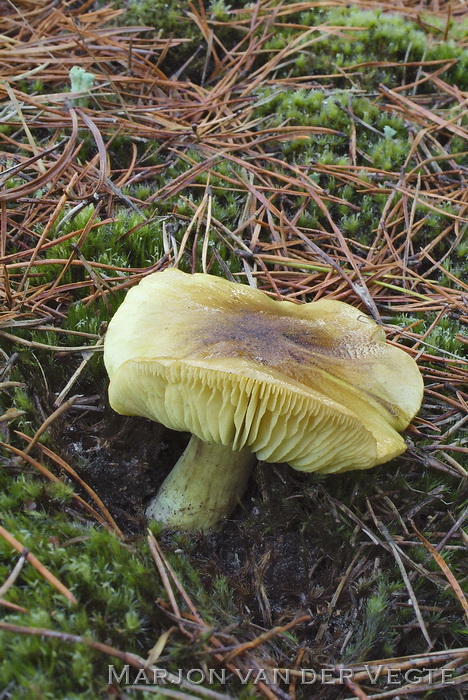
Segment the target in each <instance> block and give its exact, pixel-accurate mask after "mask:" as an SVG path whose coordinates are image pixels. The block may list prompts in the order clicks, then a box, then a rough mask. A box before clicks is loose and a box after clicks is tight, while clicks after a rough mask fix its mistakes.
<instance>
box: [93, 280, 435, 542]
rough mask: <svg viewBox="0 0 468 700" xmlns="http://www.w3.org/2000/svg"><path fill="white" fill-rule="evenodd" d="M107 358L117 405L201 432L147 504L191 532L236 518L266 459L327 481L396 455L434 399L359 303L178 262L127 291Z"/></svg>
mask: <svg viewBox="0 0 468 700" xmlns="http://www.w3.org/2000/svg"><path fill="white" fill-rule="evenodd" d="M104 361H105V365H106V368H107V371H108V373H109V377H110V386H109V400H110V404H111V406H112V408H113V409H115V410H116V411H117V412H118V413H121V414H125V415H136V416H144V417H146V418H149V419H151V420H154V421H158V422H160V423H162V424H163V425H165V426H167V427H168V428H172V429H173V430H180V431H186V432H187V431H188V432H190V433H192V438H191V440H190V442H189V444H188V447H187V449H186V450H185V452H184V453H183V455H182V456H181V458H180V459H179V461H178V462H177V464H176V466H175V467H174V468H173V470H172V472H171V473H170V474H169V476H168V477H167V479H166V480H165V482H164V483H163V485H162V487H161V488H160V490H159V492H158V494H157V495H156V497H155V498H154V500H152V501H151V503H150V504H149V506H148V508H147V515H148V517H149V518H151V519H153V518H154V519H156V520H159V521H162V522H163V523H165V524H166V525H167V526H169V527H174V528H178V529H186V530H196V529H202V530H207V529H209V528H211V527H214V526H216V525H217V524H218V523H219V522H220V520H221V519H222V518H224V517H227V516H229V515H230V513H231V512H232V510H233V508H234V507H235V505H236V503H237V502H238V500H239V499H240V498H241V496H242V494H243V492H244V489H245V487H246V484H247V480H248V477H249V474H250V471H251V469H252V466H253V464H254V463H255V460H256V458H258V459H261V460H264V461H267V462H287V463H288V464H289V465H290V466H291V467H293V468H294V469H297V470H300V471H308V472H309V471H316V472H321V473H323V474H330V473H336V472H345V471H348V470H351V469H369V468H370V467H374V466H376V465H378V464H382V463H384V462H387V461H388V460H390V459H392V458H393V457H396V456H397V455H399V454H401V453H402V452H404V450H405V449H406V446H405V442H404V440H403V438H402V437H401V435H399V432H398V431H401V430H403V429H404V428H406V426H407V425H408V424H409V422H410V421H411V419H412V418H413V417H414V415H415V414H416V413H417V411H418V410H419V407H420V405H421V400H422V392H423V383H422V378H421V375H420V373H419V370H418V368H417V365H416V363H415V362H414V360H413V359H412V358H411V357H410V356H409V355H408V354H407V353H405V352H404V351H403V350H401V349H399V348H397V347H395V346H393V345H389V344H387V343H386V341H385V333H384V331H383V330H382V328H381V327H380V326H379V325H377V324H376V323H375V322H374V321H373V320H371V319H370V318H368V317H367V316H366V315H364V314H363V313H362V312H361V311H359V310H358V309H355V308H354V307H352V306H350V305H349V304H345V303H343V302H340V301H334V300H328V299H322V300H320V301H316V302H310V303H308V304H295V303H292V302H288V301H275V300H273V299H271V298H270V297H268V296H267V295H266V294H264V293H263V292H261V291H259V290H257V289H252V288H250V287H247V286H244V285H241V284H236V283H233V282H228V281H227V280H225V279H221V278H219V277H214V276H211V275H207V274H193V275H190V274H186V273H184V272H181V271H180V270H177V269H173V268H168V269H166V270H164V272H156V273H153V274H151V275H148V276H147V277H145V278H144V279H143V280H142V281H141V282H140V283H139V284H138V285H137V286H136V287H134V288H132V289H131V290H130V291H129V292H128V294H127V297H126V299H125V301H124V302H123V304H122V305H121V306H120V308H119V309H118V310H117V313H116V314H115V316H114V317H113V318H112V320H111V321H110V323H109V328H108V331H107V335H106V339H105V344H104Z"/></svg>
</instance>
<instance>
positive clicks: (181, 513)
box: [146, 436, 256, 530]
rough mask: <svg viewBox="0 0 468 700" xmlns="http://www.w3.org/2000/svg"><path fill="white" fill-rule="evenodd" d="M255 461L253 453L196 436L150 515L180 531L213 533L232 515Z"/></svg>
mask: <svg viewBox="0 0 468 700" xmlns="http://www.w3.org/2000/svg"><path fill="white" fill-rule="evenodd" d="M255 462H256V457H255V455H254V454H252V453H251V452H250V451H249V450H241V451H240V452H234V451H233V450H232V449H231V448H230V447H226V446H224V445H217V444H214V443H208V442H203V440H200V439H199V438H197V437H195V436H192V438H191V440H190V442H189V444H188V445H187V448H186V449H185V452H184V453H183V455H182V456H181V457H180V459H179V461H178V462H177V464H176V465H175V467H174V468H173V470H172V471H171V473H170V474H169V476H168V477H167V478H166V479H165V481H164V482H163V485H162V486H161V488H160V489H159V492H158V494H157V496H156V497H155V498H154V500H153V501H151V503H150V504H149V506H148V508H147V509H146V515H147V516H148V518H149V519H150V520H158V521H159V522H162V523H164V524H165V525H166V526H168V527H173V528H176V529H178V530H209V529H210V528H212V527H215V526H216V525H218V524H219V522H220V520H222V519H223V518H226V517H228V516H229V515H230V514H231V512H232V511H233V509H234V508H235V506H236V504H237V501H238V500H239V499H240V498H241V497H242V495H243V493H244V491H245V487H246V486H247V481H248V478H249V475H250V472H251V470H252V467H253V465H254V464H255Z"/></svg>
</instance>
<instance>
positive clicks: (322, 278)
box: [0, 0, 468, 700]
mask: <svg viewBox="0 0 468 700" xmlns="http://www.w3.org/2000/svg"><path fill="white" fill-rule="evenodd" d="M467 27H468V9H467V5H466V2H464V0H452V1H451V2H446V1H445V0H428V1H427V2H420V1H419V0H418V1H416V0H387V1H385V2H374V1H373V0H362V2H355V3H354V4H353V5H352V6H350V5H349V3H348V2H345V1H344V0H332V1H327V2H322V1H321V0H316V1H311V2H308V1H306V0H305V1H304V2H301V1H299V2H294V3H293V2H278V1H276V0H260V1H258V2H254V3H250V2H245V1H242V0H240V1H237V2H236V1H232V2H230V3H228V4H225V3H224V2H223V0H216V1H214V2H211V3H205V4H202V2H201V1H196V0H194V1H193V2H188V3H185V2H180V1H174V2H161V1H160V0H155V1H154V2H151V0H133V1H128V2H114V3H105V2H92V1H90V0H84V1H83V2H70V1H68V2H66V1H65V0H58V1H56V2H53V1H52V0H34V1H33V0H18V1H17V2H14V3H13V2H10V1H9V0H0V65H1V68H0V100H1V102H0V181H1V188H0V298H1V307H0V343H1V348H0V432H1V436H0V438H1V447H0V449H1V452H0V611H1V620H0V699H1V700H3V699H6V698H14V699H16V698H40V699H49V698H50V699H53V700H57V699H58V698H67V700H71V699H73V700H75V699H78V698H79V699H81V698H83V700H84V699H86V700H87V699H89V698H127V697H138V698H150V697H155V696H156V697H161V698H162V697H172V698H179V699H181V700H187V699H189V698H215V699H217V700H228V698H241V699H244V700H245V699H247V698H254V697H264V698H268V699H269V700H274V699H276V698H277V699H279V700H289V699H291V700H296V699H297V700H301V698H305V699H307V698H311V697H313V698H317V699H318V700H321V699H322V698H323V699H328V698H330V699H336V700H341V699H343V698H354V697H356V698H367V697H370V698H397V697H399V698H406V697H421V698H423V697H431V698H440V699H442V698H443V699H446V698H448V699H452V698H454V699H461V698H463V697H466V687H467V686H466V683H467V681H468V666H467V659H468V649H467V648H466V647H464V646H463V645H464V643H465V644H466V629H467V628H466V620H467V616H468V604H467V600H466V597H465V594H464V592H463V590H464V584H466V570H464V568H463V567H464V564H466V545H467V536H466V534H465V533H464V531H463V529H462V526H463V521H464V518H465V517H466V513H467V487H466V484H467V481H466V476H467V472H466V467H467V459H466V457H467V452H468V446H467V443H466V425H467V421H468V418H467V409H468V406H467V403H468V394H467V392H466V381H467V376H468V373H467V364H466V353H464V350H465V348H466V343H467V337H466V333H464V328H466V325H464V324H466V321H467V318H468V309H467V285H466V284H464V283H463V278H464V279H465V280H466V279H467V277H468V275H467V270H468V265H467V253H468V243H467V238H466V221H467V218H466V212H467V191H468V190H467V188H466V176H467V167H468V159H467V155H468V149H467V140H466V137H467V124H468V121H467V116H466V114H467V113H466V97H467V90H468V50H467V32H466V29H467ZM167 266H176V267H179V268H180V269H182V270H184V271H187V272H195V271H197V272H208V273H210V274H214V275H219V276H222V277H225V278H227V279H230V280H235V281H237V282H240V283H243V284H248V285H251V286H255V287H257V288H259V289H261V290H263V291H264V292H265V293H266V294H268V295H269V296H271V297H272V298H274V299H281V300H290V301H297V302H305V301H314V300H318V299H320V298H323V297H324V296H327V297H329V298H333V299H339V300H342V301H346V302H347V303H349V304H352V305H353V306H356V307H357V308H359V309H361V310H362V311H363V313H367V314H368V315H370V316H373V317H374V318H375V319H376V320H377V321H378V322H379V323H381V324H382V326H383V328H384V330H385V332H386V335H387V340H388V342H390V343H392V344H395V345H398V346H399V347H401V348H403V349H404V350H405V351H406V352H407V353H409V354H410V355H411V357H413V358H414V359H415V360H416V361H417V363H418V366H419V368H420V370H421V372H422V375H423V377H424V382H425V394H424V401H423V406H422V409H421V411H420V413H419V415H418V416H417V417H416V418H415V419H414V421H413V422H412V424H411V425H410V426H409V427H408V429H407V430H406V431H405V433H404V438H405V441H406V443H407V446H408V449H407V451H406V452H405V453H404V454H403V455H402V456H401V457H400V458H398V459H396V460H393V461H392V462H391V463H388V464H385V465H382V466H380V467H377V468H375V469H373V470H370V471H358V472H350V473H346V474H344V475H335V476H333V475H332V476H317V475H314V474H304V473H301V472H298V471H294V470H293V469H291V468H290V467H288V466H286V465H272V464H263V463H261V464H259V465H258V466H257V467H256V468H255V470H254V473H253V475H252V478H251V480H250V483H249V486H248V490H247V493H246V494H245V497H244V498H243V501H242V504H241V505H239V507H238V508H237V509H236V511H235V513H234V514H233V516H232V517H231V518H230V519H229V520H228V521H226V522H225V523H224V524H223V525H222V528H221V529H220V530H219V531H217V532H212V533H208V534H188V533H182V532H169V531H164V530H162V529H161V528H160V527H158V526H157V525H156V524H155V523H152V524H151V526H150V530H148V523H147V521H146V518H145V515H144V512H145V504H146V502H147V501H148V499H149V498H150V497H151V496H152V495H154V493H155V492H156V491H157V489H158V487H159V485H160V484H161V482H162V480H163V479H164V477H165V475H166V474H167V473H168V472H169V471H170V469H171V467H172V465H173V464H174V463H175V461H176V460H177V458H178V456H179V455H180V454H181V453H182V451H183V449H184V447H185V445H186V443H187V439H188V436H187V435H185V434H182V433H175V432H171V431H169V430H167V429H166V428H164V427H162V426H160V425H158V424H156V423H152V422H150V421H147V420H145V419H140V418H130V417H122V416H118V415H116V414H115V413H114V412H113V411H112V409H111V408H110V407H109V404H108V401H107V386H108V379H107V375H106V372H105V368H104V365H103V361H102V348H103V341H104V336H105V332H106V324H107V322H108V321H109V320H110V318H111V317H112V315H113V313H114V312H115V310H116V309H117V308H118V306H119V305H120V303H121V302H122V300H123V298H124V296H125V293H126V291H127V290H128V289H129V288H130V287H132V286H133V285H135V284H136V283H138V282H139V281H140V280H141V279H142V278H143V277H144V276H146V275H148V274H150V273H152V272H155V271H158V270H162V269H164V268H165V267H167ZM464 577H465V578H464ZM465 590H466V589H465ZM109 667H111V668H110V669H109ZM142 669H146V671H145V670H142ZM343 669H344V670H345V672H343ZM340 670H341V671H340ZM179 672H180V676H179ZM155 674H156V675H158V674H159V679H160V684H159V685H156V684H154V683H153V680H154V677H155ZM170 674H173V675H172V676H171V675H170Z"/></svg>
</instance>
